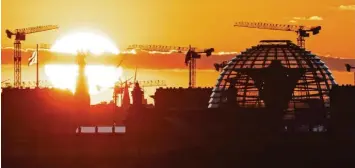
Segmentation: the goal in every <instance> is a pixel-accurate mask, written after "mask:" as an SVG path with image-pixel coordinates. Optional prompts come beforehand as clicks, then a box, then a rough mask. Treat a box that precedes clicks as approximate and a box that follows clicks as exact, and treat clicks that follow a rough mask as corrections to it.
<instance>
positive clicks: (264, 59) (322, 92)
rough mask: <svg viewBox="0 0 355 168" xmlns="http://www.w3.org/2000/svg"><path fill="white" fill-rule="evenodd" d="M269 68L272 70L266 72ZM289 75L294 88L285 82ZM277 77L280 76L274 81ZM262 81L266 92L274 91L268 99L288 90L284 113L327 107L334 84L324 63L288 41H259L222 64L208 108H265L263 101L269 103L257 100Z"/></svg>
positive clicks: (288, 81)
mask: <svg viewBox="0 0 355 168" xmlns="http://www.w3.org/2000/svg"><path fill="white" fill-rule="evenodd" d="M274 64H275V65H274ZM278 64H279V65H278ZM270 65H272V66H270ZM271 67H275V68H276V69H273V71H272V72H271V71H268V70H269V69H271ZM294 70H296V71H294ZM298 70H299V71H298ZM264 72H270V73H269V74H271V75H269V77H266V76H267V75H263V74H268V73H264ZM286 72H290V73H286ZM291 72H296V73H294V74H296V75H293V76H295V77H294V79H293V80H294V82H293V83H294V84H292V82H290V80H291V78H290V79H289V78H288V77H290V74H292V73H291ZM278 74H279V75H281V76H280V77H275V76H276V75H278ZM298 74H299V75H298ZM297 75H298V76H297ZM283 77H285V78H283ZM268 78H273V79H275V80H269V79H268ZM265 81H268V86H269V88H271V87H273V88H272V89H274V90H272V91H271V92H268V94H269V98H270V97H277V96H278V94H282V92H284V91H283V90H282V89H281V88H282V87H283V86H285V85H289V86H292V88H291V87H289V89H288V90H289V98H287V101H286V102H285V103H286V105H285V108H286V109H288V110H295V109H297V108H305V107H307V106H308V107H309V106H310V102H317V103H318V105H319V104H320V105H321V106H322V107H328V106H329V91H330V89H331V87H332V85H334V84H336V82H335V80H334V77H333V76H332V73H331V71H330V70H329V69H328V67H327V66H326V65H325V63H324V62H323V61H321V60H320V58H319V57H317V56H316V55H314V54H312V53H311V52H309V51H306V50H304V49H302V48H300V47H299V46H297V45H295V44H293V43H292V42H291V41H289V40H262V41H260V44H259V45H257V46H253V47H251V48H249V49H247V50H246V51H244V52H242V53H241V54H239V55H237V56H236V57H234V58H233V59H232V60H230V61H229V62H228V63H227V64H226V66H225V67H224V68H223V70H222V72H221V73H220V76H219V78H218V79H217V84H216V85H215V87H214V88H213V92H212V94H211V97H210V101H209V108H219V107H223V106H225V105H226V104H228V102H229V103H230V102H232V104H233V105H235V106H236V107H254V108H261V107H265V106H266V104H268V103H267V101H266V100H270V99H265V98H264V97H263V96H260V94H262V92H261V90H264V84H266V83H265ZM288 83H289V84H288ZM265 87H266V85H265ZM279 88H280V89H279ZM275 89H276V90H275ZM286 90H287V89H286ZM230 93H232V98H230V95H231V94H230ZM270 94H271V96H270ZM272 94H274V95H272ZM284 95H285V94H284ZM228 96H229V97H228ZM286 96H287V93H286ZM228 99H229V100H230V101H229V100H228ZM279 100H281V99H279ZM269 102H272V101H269ZM274 102H276V100H275V101H274ZM269 104H272V103H269ZM274 104H275V103H274ZM286 106H287V107H286Z"/></svg>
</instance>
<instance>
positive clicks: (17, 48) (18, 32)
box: [5, 25, 59, 87]
mask: <svg viewBox="0 0 355 168" xmlns="http://www.w3.org/2000/svg"><path fill="white" fill-rule="evenodd" d="M58 28H59V27H58V26H57V25H47V26H37V27H29V28H23V29H15V31H13V32H11V31H10V30H8V29H7V30H6V31H5V33H6V36H7V37H8V38H9V39H11V37H12V36H15V42H14V87H20V86H21V41H25V40H26V35H27V34H32V33H37V32H43V31H48V30H53V29H58Z"/></svg>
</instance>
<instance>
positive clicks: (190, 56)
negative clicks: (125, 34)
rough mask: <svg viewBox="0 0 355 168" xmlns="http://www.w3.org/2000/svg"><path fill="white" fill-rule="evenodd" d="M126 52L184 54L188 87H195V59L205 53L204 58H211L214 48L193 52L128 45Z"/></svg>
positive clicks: (187, 49)
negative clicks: (187, 72)
mask: <svg viewBox="0 0 355 168" xmlns="http://www.w3.org/2000/svg"><path fill="white" fill-rule="evenodd" d="M127 49H128V50H133V49H139V50H143V51H158V52H178V53H182V52H186V55H185V64H186V65H187V66H188V67H189V87H191V88H194V87H196V59H199V58H201V55H199V54H200V53H206V56H211V54H212V52H214V48H209V49H205V50H203V51H200V52H197V51H195V50H196V49H197V48H195V47H191V46H189V47H178V46H164V45H136V44H135V45H130V46H129V47H128V48H127Z"/></svg>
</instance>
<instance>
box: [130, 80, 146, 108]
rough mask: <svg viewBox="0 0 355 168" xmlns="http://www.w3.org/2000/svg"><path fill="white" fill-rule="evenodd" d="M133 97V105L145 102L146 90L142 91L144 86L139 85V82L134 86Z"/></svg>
mask: <svg viewBox="0 0 355 168" xmlns="http://www.w3.org/2000/svg"><path fill="white" fill-rule="evenodd" d="M132 99H133V104H132V105H133V106H142V105H143V104H144V102H143V101H144V92H143V91H142V88H141V87H140V86H139V83H138V82H136V83H135V84H134V88H133V91H132Z"/></svg>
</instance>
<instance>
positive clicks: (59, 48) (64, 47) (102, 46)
mask: <svg viewBox="0 0 355 168" xmlns="http://www.w3.org/2000/svg"><path fill="white" fill-rule="evenodd" d="M79 50H84V51H88V52H90V53H93V54H95V55H100V54H103V53H112V54H119V50H118V49H117V48H116V47H115V45H114V44H113V42H111V41H110V40H109V39H107V38H105V37H103V36H100V35H97V34H94V33H84V32H80V33H73V34H69V35H67V36H64V37H63V38H60V39H58V40H57V41H56V42H55V43H54V45H53V46H52V47H51V51H53V52H61V53H70V54H76V53H77V52H78V51H79Z"/></svg>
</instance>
